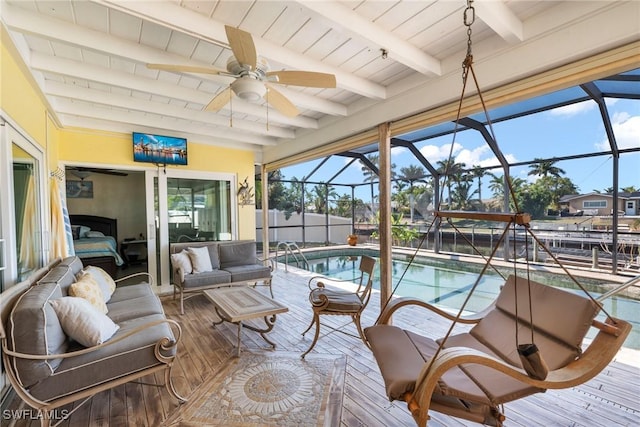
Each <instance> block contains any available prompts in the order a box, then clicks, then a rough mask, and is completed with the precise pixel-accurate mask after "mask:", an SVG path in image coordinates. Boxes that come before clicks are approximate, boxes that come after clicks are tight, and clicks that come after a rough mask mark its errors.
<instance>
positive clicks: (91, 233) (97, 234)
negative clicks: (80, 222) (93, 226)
mask: <svg viewBox="0 0 640 427" xmlns="http://www.w3.org/2000/svg"><path fill="white" fill-rule="evenodd" d="M85 237H86V238H87V239H90V238H92V237H104V233H103V232H102V231H93V230H92V231H87V234H85Z"/></svg>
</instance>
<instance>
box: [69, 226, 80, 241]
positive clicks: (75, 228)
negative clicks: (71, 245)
mask: <svg viewBox="0 0 640 427" xmlns="http://www.w3.org/2000/svg"><path fill="white" fill-rule="evenodd" d="M71 234H72V235H73V240H78V239H79V238H80V226H79V225H72V226H71Z"/></svg>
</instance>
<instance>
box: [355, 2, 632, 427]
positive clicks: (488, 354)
mask: <svg viewBox="0 0 640 427" xmlns="http://www.w3.org/2000/svg"><path fill="white" fill-rule="evenodd" d="M471 3H472V2H471V0H468V2H467V8H466V9H465V12H464V23H465V25H466V26H467V28H468V29H467V34H468V36H469V40H468V48H467V57H466V58H465V61H464V63H463V89H462V94H461V96H460V104H459V107H458V117H457V119H456V129H454V133H453V135H454V137H453V138H454V141H455V135H456V130H457V126H458V122H459V120H460V112H461V109H462V108H461V107H462V99H463V97H464V92H465V86H466V81H467V77H468V75H469V73H471V75H472V76H473V79H474V81H475V84H476V88H477V89H478V95H479V98H480V101H481V102H482V106H483V108H484V112H485V115H486V117H487V122H488V125H489V129H490V130H491V133H492V136H493V137H494V141H495V136H494V135H493V129H492V127H491V122H490V120H489V117H488V113H487V110H486V107H485V105H484V101H483V99H482V93H481V91H480V88H479V87H478V83H477V80H476V77H475V73H474V72H473V67H472V55H471V24H472V23H473V20H474V18H475V16H474V15H473V14H474V13H475V12H474V10H473V7H472V5H471ZM451 148H453V143H452V144H451ZM452 154H453V153H452V152H450V159H451V156H452ZM449 163H450V162H448V164H449ZM444 175H445V177H446V175H447V172H446V171H445V174H444ZM505 180H506V183H507V185H508V187H509V190H510V195H511V197H512V199H513V200H512V203H513V204H514V206H515V211H516V213H483V212H460V211H448V212H447V211H437V212H436V213H435V221H434V223H436V222H438V223H439V222H441V221H442V220H446V221H448V222H449V224H450V225H451V226H452V227H453V228H454V229H455V230H456V232H458V229H457V228H456V227H455V224H454V223H453V221H452V219H453V218H464V219H476V220H478V219H481V220H487V221H497V222H501V223H503V224H505V226H504V230H503V232H502V234H501V236H500V239H499V240H498V242H497V243H496V245H495V246H494V248H493V250H492V252H491V254H490V255H489V256H488V257H487V258H486V259H485V261H486V263H485V265H484V267H483V269H482V271H481V272H480V274H479V276H478V278H477V280H476V281H475V283H474V284H473V286H472V288H471V290H470V292H469V293H468V295H467V296H466V299H465V300H464V302H463V304H462V306H461V307H460V309H459V312H458V313H457V315H454V314H450V313H448V312H446V311H444V310H442V309H440V308H438V307H435V306H433V305H430V304H428V303H426V302H424V301H421V300H418V299H414V298H408V297H402V298H396V299H392V298H391V297H390V298H389V299H388V300H387V303H386V305H385V306H384V307H383V310H382V312H381V314H380V317H379V318H378V320H377V321H376V323H375V324H374V326H371V327H369V328H366V329H365V337H366V339H367V342H368V344H369V346H370V348H371V350H372V352H373V355H374V357H375V359H376V362H377V364H378V367H379V368H380V372H381V374H382V377H383V379H384V383H385V388H386V393H387V396H388V397H389V400H402V401H405V402H406V403H407V406H408V408H409V410H410V412H411V414H412V415H413V418H414V419H415V421H416V423H417V425H418V426H420V427H424V426H426V425H427V421H428V420H429V411H430V410H433V411H438V412H441V413H444V414H448V415H452V416H455V417H459V418H463V419H466V420H470V421H474V422H478V423H482V424H486V425H494V426H502V424H503V421H504V419H505V416H504V414H503V412H502V409H501V407H502V405H503V404H505V403H508V402H511V401H514V400H517V399H521V398H523V397H526V396H529V395H531V394H534V393H539V392H544V391H545V390H547V389H563V388H569V387H573V386H576V385H578V384H582V383H584V382H586V381H588V380H590V379H591V378H593V377H595V376H596V375H597V374H598V373H600V371H602V370H603V369H604V368H605V367H606V366H607V365H608V364H609V363H610V362H611V361H612V360H613V358H614V357H615V355H616V353H617V352H618V350H619V349H620V347H621V346H622V344H623V343H624V341H625V339H626V337H627V335H628V334H629V332H630V331H631V325H630V324H629V323H628V322H626V321H624V320H621V319H616V318H613V317H612V316H610V315H609V314H608V313H606V312H605V314H606V320H605V321H604V322H601V321H598V320H596V316H597V314H598V312H599V311H600V310H602V311H603V312H604V309H603V307H602V304H601V303H600V302H599V301H598V300H596V299H594V298H593V297H592V296H591V295H590V294H589V292H588V291H587V290H586V289H585V288H584V287H583V286H582V285H581V284H580V283H579V282H578V281H577V280H576V279H575V277H574V276H573V275H571V273H570V272H569V271H568V270H567V269H566V268H564V267H563V266H562V265H561V264H560V263H559V261H558V260H557V259H556V258H555V256H554V255H553V254H552V253H551V252H550V251H549V250H548V249H547V248H546V247H545V245H544V244H543V242H541V241H540V240H538V239H537V238H536V236H535V235H534V234H533V233H532V231H531V229H530V227H529V223H530V216H529V215H528V214H525V213H520V212H519V211H518V206H517V202H516V199H515V197H514V194H513V189H512V187H511V184H510V182H509V180H508V174H507V173H506V171H505ZM443 187H444V186H443ZM441 199H442V197H441ZM516 228H521V229H524V231H525V232H526V233H525V234H526V235H527V236H531V237H532V239H533V243H534V245H535V244H537V245H539V246H540V247H542V248H543V249H544V250H545V251H547V253H548V254H549V255H550V256H551V257H552V258H553V259H554V260H555V262H557V263H558V264H559V265H560V266H561V267H562V269H563V271H564V273H565V274H567V275H568V276H569V277H570V278H571V279H572V280H573V281H574V282H575V283H576V285H578V287H580V289H582V290H583V291H584V293H585V295H584V296H583V295H578V294H574V293H570V292H567V291H564V290H561V289H558V288H554V287H551V286H547V285H543V284H540V283H537V282H534V281H533V280H531V279H530V277H529V270H528V269H527V270H526V275H525V277H522V276H519V275H517V274H516V267H515V259H514V272H513V274H511V275H510V276H509V277H508V278H506V279H505V284H504V286H503V287H502V290H501V291H500V293H499V295H498V297H497V298H496V300H495V301H494V302H493V303H492V304H491V305H490V306H489V307H487V308H486V309H484V310H483V311H482V312H480V313H477V314H474V315H471V316H463V312H464V310H465V307H466V305H467V302H468V301H469V299H470V297H471V296H472V294H473V292H474V291H475V289H476V287H477V286H478V284H479V283H480V281H481V278H482V276H483V275H484V273H485V271H486V270H487V269H488V267H490V266H491V267H492V265H491V261H492V259H493V258H494V255H495V254H496V251H497V248H498V247H500V246H501V245H502V244H503V242H504V241H505V237H506V236H507V235H508V233H509V231H510V230H513V233H514V239H513V242H514V249H515V232H516ZM427 233H428V231H427ZM461 235H462V234H461ZM462 236H463V238H464V235H462ZM465 240H467V239H466V238H465ZM467 243H469V244H470V245H471V242H469V241H468V240H467ZM420 246H421V245H420ZM420 246H419V247H418V249H419V248H420ZM526 247H528V245H526ZM474 249H475V248H474ZM416 252H417V251H416ZM476 252H477V253H478V254H480V252H479V251H477V250H476ZM527 252H528V250H527ZM514 253H515V251H514ZM414 256H415V255H414ZM527 266H528V253H527ZM496 271H498V270H497V269H496ZM499 274H501V275H503V274H502V273H499ZM503 277H504V276H503ZM401 280H402V278H401V279H400V281H401ZM400 281H399V282H398V284H399V283H400ZM398 284H396V287H395V289H394V290H393V292H395V291H396V289H397V287H398ZM392 295H393V294H392ZM409 306H417V307H422V308H425V309H427V310H430V311H432V312H434V313H436V314H438V315H440V316H442V317H444V318H446V319H448V320H450V321H452V323H451V326H450V328H449V329H448V331H447V333H446V335H445V336H444V337H443V338H440V339H437V340H433V339H431V338H428V337H425V336H422V335H420V334H417V333H415V332H412V331H408V330H403V329H402V328H399V327H397V326H393V325H391V324H390V323H391V317H392V315H393V313H395V312H396V311H397V310H399V309H401V308H405V307H409ZM458 323H462V324H466V325H473V327H471V329H470V330H468V331H467V332H463V333H458V334H452V331H453V329H454V327H455V326H456V325H457V324H458ZM590 327H595V328H597V329H598V333H597V335H596V336H595V338H594V339H593V341H592V342H591V343H590V345H589V346H588V348H586V349H585V350H584V351H583V349H582V344H583V339H584V338H585V336H586V334H587V332H588V330H589V329H590Z"/></svg>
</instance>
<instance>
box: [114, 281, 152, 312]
mask: <svg viewBox="0 0 640 427" xmlns="http://www.w3.org/2000/svg"><path fill="white" fill-rule="evenodd" d="M149 296H155V294H154V293H153V289H151V286H149V284H148V283H146V282H142V283H138V284H136V285H127V286H118V287H116V290H115V291H114V292H113V294H111V299H109V302H108V303H107V307H109V306H110V304H112V303H116V302H119V301H126V300H132V299H134V298H139V297H149Z"/></svg>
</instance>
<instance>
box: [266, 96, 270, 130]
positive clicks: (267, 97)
mask: <svg viewBox="0 0 640 427" xmlns="http://www.w3.org/2000/svg"><path fill="white" fill-rule="evenodd" d="M269 92H270V90H269V88H267V93H266V100H267V132H269Z"/></svg>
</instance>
